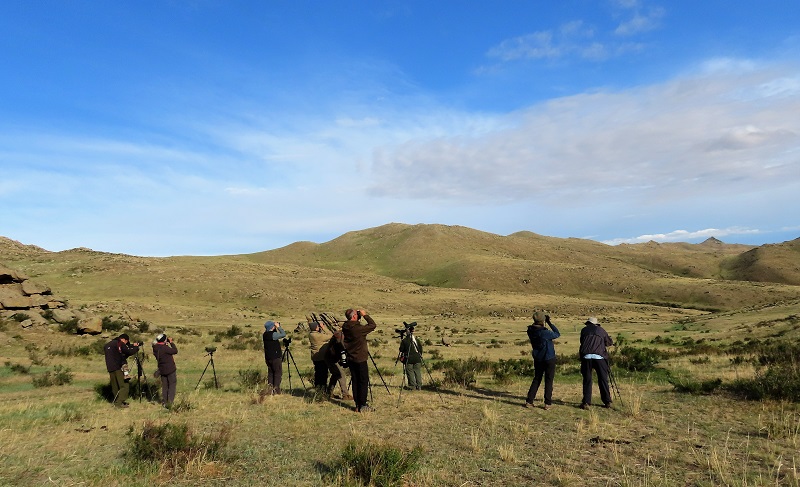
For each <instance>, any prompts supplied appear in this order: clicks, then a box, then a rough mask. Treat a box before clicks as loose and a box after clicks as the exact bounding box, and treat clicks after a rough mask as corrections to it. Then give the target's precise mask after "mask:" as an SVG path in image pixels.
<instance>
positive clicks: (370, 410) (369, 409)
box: [356, 406, 375, 413]
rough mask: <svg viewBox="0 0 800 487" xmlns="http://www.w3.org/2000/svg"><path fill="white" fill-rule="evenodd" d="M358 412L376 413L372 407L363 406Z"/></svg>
mask: <svg viewBox="0 0 800 487" xmlns="http://www.w3.org/2000/svg"><path fill="white" fill-rule="evenodd" d="M356 411H357V412H359V413H374V412H375V410H374V409H373V408H371V407H370V406H361V407H360V408H358V409H357V410H356Z"/></svg>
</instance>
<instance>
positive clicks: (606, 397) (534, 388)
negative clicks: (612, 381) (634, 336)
mask: <svg viewBox="0 0 800 487" xmlns="http://www.w3.org/2000/svg"><path fill="white" fill-rule="evenodd" d="M545 325H547V326H549V327H550V329H549V330H548V329H547V328H545ZM560 336H561V333H560V332H559V331H558V328H556V325H554V324H553V322H552V321H550V316H549V315H547V314H545V313H544V312H543V311H537V312H535V313H533V323H532V324H531V325H530V326H528V339H529V340H530V342H531V349H532V351H531V355H532V356H533V368H534V376H533V381H532V382H531V386H530V388H529V389H528V396H527V398H526V400H525V407H527V408H532V407H533V403H534V401H535V400H536V393H537V392H538V390H539V386H540V385H541V383H542V378H543V377H544V406H543V407H544V409H550V406H552V404H553V379H554V378H555V375H556V350H555V346H554V345H553V340H555V339H556V338H558V337H560ZM611 345H613V341H612V340H611V337H610V336H609V335H608V332H606V331H605V330H604V329H603V327H601V326H600V323H599V321H598V320H597V318H596V317H594V316H592V317H590V318H589V319H588V320H586V322H585V323H584V327H583V329H582V330H581V338H580V348H579V350H578V355H579V356H580V360H581V375H582V376H583V398H582V400H581V404H580V408H581V409H588V408H589V406H591V405H592V383H593V377H592V375H593V374H592V371H595V372H596V373H597V385H598V388H599V389H600V400H602V401H603V407H606V408H610V407H612V406H611V404H612V402H613V401H612V399H611V389H610V388H609V384H608V379H609V373H610V370H611V369H610V366H609V363H608V360H609V356H608V349H607V347H609V346H611Z"/></svg>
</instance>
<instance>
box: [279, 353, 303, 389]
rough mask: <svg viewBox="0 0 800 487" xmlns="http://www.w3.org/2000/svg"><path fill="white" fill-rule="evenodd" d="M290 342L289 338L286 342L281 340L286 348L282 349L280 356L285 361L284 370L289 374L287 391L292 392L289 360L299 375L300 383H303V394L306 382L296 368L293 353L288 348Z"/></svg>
mask: <svg viewBox="0 0 800 487" xmlns="http://www.w3.org/2000/svg"><path fill="white" fill-rule="evenodd" d="M290 343H291V340H290V341H288V342H287V341H286V340H284V341H283V344H284V345H285V346H286V348H284V349H283V357H281V362H284V361H285V362H286V371H287V372H288V374H289V392H290V393H291V392H292V367H291V365H290V364H289V360H291V361H292V364H294V370H295V371H297V376H298V377H300V383H301V384H303V394H304V395H305V392H306V383H305V381H304V380H303V375H302V374H301V373H300V369H298V368H297V362H295V361H294V355H292V351H291V350H289V344H290Z"/></svg>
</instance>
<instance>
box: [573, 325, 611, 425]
mask: <svg viewBox="0 0 800 487" xmlns="http://www.w3.org/2000/svg"><path fill="white" fill-rule="evenodd" d="M612 344H613V341H612V340H611V337H610V336H608V333H607V332H606V331H605V330H604V329H603V328H602V327H601V326H600V323H599V322H598V321H597V318H595V317H594V316H592V317H590V318H589V319H588V320H586V323H584V327H583V329H582V330H581V347H580V351H579V354H580V357H581V375H582V376H583V400H582V401H581V409H587V408H588V407H589V406H591V405H592V370H594V371H597V386H598V388H599V389H600V399H601V400H602V401H603V407H606V408H610V407H611V402H612V401H611V390H610V389H609V387H608V373H609V366H608V350H607V349H606V347H609V346H611V345H612Z"/></svg>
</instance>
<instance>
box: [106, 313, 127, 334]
mask: <svg viewBox="0 0 800 487" xmlns="http://www.w3.org/2000/svg"><path fill="white" fill-rule="evenodd" d="M123 328H130V323H129V322H127V321H125V320H112V319H111V317H110V316H104V317H103V330H108V331H120V330H122V329H123Z"/></svg>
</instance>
